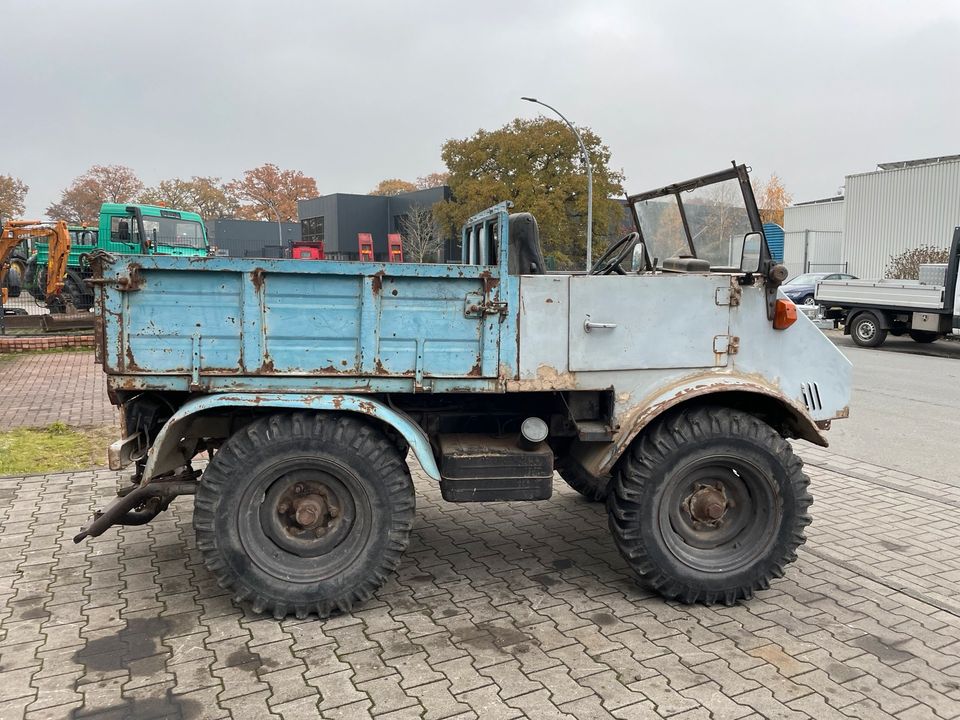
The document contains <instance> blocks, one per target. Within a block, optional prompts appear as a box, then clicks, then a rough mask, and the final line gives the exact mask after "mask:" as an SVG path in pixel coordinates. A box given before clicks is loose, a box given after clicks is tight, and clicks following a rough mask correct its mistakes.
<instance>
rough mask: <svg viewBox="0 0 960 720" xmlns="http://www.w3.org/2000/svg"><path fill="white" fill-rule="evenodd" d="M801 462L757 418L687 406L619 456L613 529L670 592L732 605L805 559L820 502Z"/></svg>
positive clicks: (654, 584) (635, 563)
mask: <svg viewBox="0 0 960 720" xmlns="http://www.w3.org/2000/svg"><path fill="white" fill-rule="evenodd" d="M802 468H803V463H802V462H801V461H800V459H799V458H797V457H796V456H795V455H794V454H793V451H792V449H791V447H790V445H789V443H787V442H786V441H785V440H784V439H783V438H782V437H780V435H778V434H777V433H776V432H775V431H774V430H773V429H772V428H771V427H770V426H769V425H767V424H766V423H764V422H762V421H760V420H758V419H757V418H755V417H753V416H752V415H749V414H747V413H744V412H740V411H737V410H730V409H727V408H698V409H694V410H689V411H681V412H679V413H677V414H674V415H672V416H670V417H668V418H666V419H664V420H660V421H659V422H657V424H656V425H655V426H654V427H652V428H651V429H649V430H647V431H645V432H644V434H643V435H642V436H641V437H640V438H639V440H638V441H634V443H633V445H632V446H631V448H630V449H629V450H628V451H627V453H626V454H625V456H624V457H623V458H622V459H621V461H620V462H619V463H618V465H617V472H616V473H615V474H614V479H613V481H612V482H611V484H610V496H609V498H608V500H607V508H608V512H609V519H610V530H611V532H612V533H613V538H614V541H615V543H616V545H617V548H618V549H619V550H620V553H621V555H623V557H624V559H626V561H627V562H628V563H629V564H630V566H631V567H632V568H633V570H634V571H635V572H636V573H637V575H638V576H639V579H640V581H641V582H642V583H643V584H645V585H647V586H649V587H651V588H652V589H654V590H655V591H657V592H658V593H660V594H661V595H663V596H664V597H666V598H670V599H676V600H679V601H681V602H684V603H696V602H703V603H706V604H712V603H715V602H718V601H719V602H723V603H725V604H727V605H732V604H734V603H735V602H737V601H738V600H741V599H749V598H750V597H752V596H753V593H754V592H755V591H756V590H762V589H766V588H767V587H769V585H770V581H771V580H772V579H774V578H778V577H782V576H783V572H784V567H785V566H786V565H787V564H789V563H791V562H793V561H794V560H796V557H797V555H796V550H797V547H799V546H800V545H801V544H803V543H804V542H805V537H804V534H803V529H804V528H805V527H806V526H807V525H809V524H810V515H809V508H810V504H811V503H812V502H813V500H812V498H811V497H810V494H809V492H808V491H807V487H808V484H809V480H808V479H807V477H806V475H804V473H803V470H802Z"/></svg>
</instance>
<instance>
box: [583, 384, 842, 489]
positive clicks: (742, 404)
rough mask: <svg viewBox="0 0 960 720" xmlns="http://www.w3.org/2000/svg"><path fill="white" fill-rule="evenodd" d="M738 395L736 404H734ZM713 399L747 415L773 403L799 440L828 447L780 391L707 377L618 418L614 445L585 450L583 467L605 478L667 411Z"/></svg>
mask: <svg viewBox="0 0 960 720" xmlns="http://www.w3.org/2000/svg"><path fill="white" fill-rule="evenodd" d="M734 393H736V394H737V395H736V400H735V401H734ZM708 397H709V398H710V401H711V402H713V403H715V404H717V405H721V406H730V407H737V408H740V409H743V410H745V411H746V412H751V411H752V410H753V411H758V410H760V409H761V408H769V406H770V402H771V401H773V402H775V403H776V404H777V406H778V410H780V411H782V412H783V414H784V419H785V421H786V422H785V424H786V425H787V426H788V427H789V428H790V430H791V432H792V433H793V434H794V435H795V436H796V437H798V438H802V439H803V440H808V441H810V442H812V443H814V444H815V445H820V446H822V447H826V446H827V439H826V437H825V436H824V434H823V433H822V432H821V431H820V429H819V428H818V427H817V424H816V421H814V419H813V418H812V417H810V413H809V412H808V411H807V409H806V408H805V407H804V406H803V405H801V404H799V403H798V402H796V401H794V400H792V399H790V398H789V397H787V396H786V395H784V394H783V393H782V392H780V391H779V390H777V389H776V388H773V387H770V386H768V385H765V384H763V383H760V382H757V381H754V380H750V379H747V378H743V377H736V376H716V375H710V376H704V377H700V378H697V379H692V380H689V381H687V382H684V383H681V384H678V385H672V386H670V387H669V388H665V389H661V390H659V391H655V393H654V394H652V395H651V396H648V397H647V398H645V399H644V400H642V401H641V402H639V403H638V404H637V406H636V408H637V409H636V410H634V411H632V412H627V413H625V414H624V415H623V416H622V417H621V418H618V422H619V425H620V433H619V434H618V435H617V436H616V437H615V438H614V441H613V444H612V445H610V446H607V447H605V448H602V447H601V448H590V447H583V448H582V454H581V455H580V456H579V457H578V459H579V461H580V463H581V464H582V465H583V466H584V468H585V469H587V470H588V471H589V472H591V473H592V474H594V475H597V476H598V477H599V476H602V475H605V474H606V473H608V472H610V470H611V469H612V468H613V466H614V465H615V464H616V462H617V460H619V459H620V456H621V455H622V454H623V452H624V451H625V450H626V449H627V448H628V447H629V446H630V443H631V442H633V439H634V438H635V437H636V436H637V435H639V434H640V432H641V431H642V430H643V429H644V428H645V427H647V426H648V425H650V423H652V422H653V421H654V420H656V419H657V418H658V417H660V416H661V415H662V414H663V413H665V412H666V411H668V410H670V409H672V408H675V407H678V406H680V405H683V404H685V403H694V402H696V401H697V400H698V399H699V400H703V399H705V398H708Z"/></svg>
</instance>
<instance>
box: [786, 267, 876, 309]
mask: <svg viewBox="0 0 960 720" xmlns="http://www.w3.org/2000/svg"><path fill="white" fill-rule="evenodd" d="M856 279H857V278H856V277H855V276H853V275H848V274H846V273H825V272H820V273H804V274H803V275H797V276H796V277H795V278H793V279H792V280H788V281H787V282H785V283H784V284H783V285H782V286H781V288H782V290H783V294H784V295H786V296H787V297H788V298H790V299H791V300H793V302H795V303H796V304H797V305H816V304H817V303H816V300H814V299H813V294H814V291H815V290H816V289H817V283H818V282H820V281H821V280H856Z"/></svg>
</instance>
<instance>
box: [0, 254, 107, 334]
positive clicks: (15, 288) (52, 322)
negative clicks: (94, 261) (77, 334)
mask: <svg viewBox="0 0 960 720" xmlns="http://www.w3.org/2000/svg"><path fill="white" fill-rule="evenodd" d="M24 275H25V277H21V276H20V273H19V272H13V273H8V276H7V280H6V282H5V283H4V287H5V288H6V290H7V300H6V302H3V303H2V306H0V334H4V335H11V334H15V335H33V334H44V333H49V332H57V331H59V330H81V329H87V328H92V327H93V312H92V309H93V299H94V296H93V288H92V287H90V285H88V284H87V282H86V280H87V275H88V271H84V270H80V269H70V270H68V271H67V274H66V276H65V277H64V284H63V289H62V290H61V291H60V292H59V293H56V294H55V295H52V296H50V297H47V296H46V276H45V274H44V273H43V272H42V271H41V272H40V273H35V274H34V273H31V272H29V271H28V272H26V273H24ZM0 302H2V295H0Z"/></svg>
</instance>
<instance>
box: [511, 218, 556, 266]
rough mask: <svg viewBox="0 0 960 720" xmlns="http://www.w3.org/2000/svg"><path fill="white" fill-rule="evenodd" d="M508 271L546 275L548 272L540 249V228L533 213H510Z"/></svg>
mask: <svg viewBox="0 0 960 720" xmlns="http://www.w3.org/2000/svg"><path fill="white" fill-rule="evenodd" d="M507 272H509V273H510V274H511V275H544V274H546V272H547V268H546V266H545V265H544V263H543V251H542V250H541V249H540V228H539V226H538V225H537V219H536V218H535V217H534V216H533V215H532V214H531V213H513V214H511V215H510V250H509V257H508V258H507Z"/></svg>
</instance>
